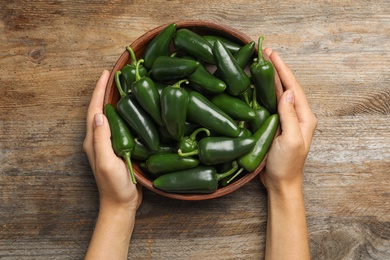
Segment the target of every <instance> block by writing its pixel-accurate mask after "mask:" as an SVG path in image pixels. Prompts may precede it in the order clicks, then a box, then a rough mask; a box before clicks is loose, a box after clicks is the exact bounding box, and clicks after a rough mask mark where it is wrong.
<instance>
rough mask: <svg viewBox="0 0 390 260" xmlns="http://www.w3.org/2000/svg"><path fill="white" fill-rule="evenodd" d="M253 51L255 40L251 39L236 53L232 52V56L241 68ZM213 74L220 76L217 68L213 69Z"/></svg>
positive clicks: (244, 65) (246, 63) (243, 67)
mask: <svg viewBox="0 0 390 260" xmlns="http://www.w3.org/2000/svg"><path fill="white" fill-rule="evenodd" d="M254 51H255V42H253V41H252V42H250V43H248V44H246V45H244V46H242V47H241V48H240V49H239V50H238V51H237V52H236V53H234V54H233V57H234V58H235V59H236V61H237V64H238V66H239V67H240V68H241V69H245V67H246V66H247V65H248V62H249V61H250V59H251V58H252V55H253V53H254ZM213 75H214V76H215V77H217V78H221V75H220V74H219V71H218V69H217V70H215V72H214V73H213ZM248 89H249V88H248Z"/></svg>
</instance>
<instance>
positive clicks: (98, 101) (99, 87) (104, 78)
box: [87, 70, 110, 132]
mask: <svg viewBox="0 0 390 260" xmlns="http://www.w3.org/2000/svg"><path fill="white" fill-rule="evenodd" d="M109 76H110V73H109V72H108V71H107V70H104V71H103V73H102V75H101V76H100V78H99V80H98V82H97V83H96V87H95V90H94V91H93V93H92V97H91V102H90V103H89V107H88V112H87V132H88V130H93V121H94V116H95V114H97V113H103V101H104V93H105V90H106V85H107V82H108V78H109ZM89 132H92V131H89Z"/></svg>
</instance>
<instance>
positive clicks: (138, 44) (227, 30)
mask: <svg viewBox="0 0 390 260" xmlns="http://www.w3.org/2000/svg"><path fill="white" fill-rule="evenodd" d="M175 23H176V25H177V29H180V28H187V29H190V30H193V31H194V32H196V33H198V34H200V35H206V34H209V35H218V36H223V37H226V38H228V39H231V40H233V41H236V42H238V43H241V44H243V45H244V44H247V43H249V42H250V41H255V42H257V39H251V38H250V37H248V36H247V35H245V34H244V33H242V32H240V31H237V30H236V29H234V28H231V27H229V26H226V25H222V24H217V23H214V22H210V21H200V20H187V21H177V22H175ZM167 25H168V24H165V25H161V26H159V27H157V28H154V29H152V30H150V31H148V32H146V33H145V34H144V35H142V36H141V37H139V38H138V39H136V40H135V41H134V42H133V43H132V44H131V48H132V49H133V50H134V52H135V55H136V57H137V59H139V58H141V57H142V55H143V51H144V48H145V47H146V46H147V44H148V43H149V42H150V41H151V39H153V38H154V37H155V36H156V35H157V34H158V33H159V32H160V31H161V30H162V29H164V28H165V27H166V26H167ZM258 36H260V34H259V35H258ZM256 37H257V36H256ZM255 55H257V46H256V50H255ZM264 58H265V59H267V60H269V58H268V57H267V56H266V55H264ZM130 62H131V58H130V57H129V53H128V52H127V51H126V50H125V51H124V52H123V53H122V55H121V56H120V57H119V59H118V60H117V62H116V64H115V65H114V67H113V69H112V71H111V76H110V78H109V81H108V84H107V89H106V93H105V97H104V105H105V104H107V103H111V104H116V103H117V101H118V99H119V93H118V91H117V88H116V86H115V81H114V74H115V72H116V71H118V70H121V69H122V67H124V66H125V65H126V64H127V63H130ZM275 88H276V94H277V98H278V100H279V98H280V96H281V94H282V92H283V90H282V85H281V82H280V79H279V76H278V74H277V72H276V71H275ZM279 134H280V128H278V130H277V132H276V134H275V137H276V136H278V135H279ZM267 155H268V153H267ZM267 155H266V156H265V158H264V160H263V161H262V162H261V164H260V165H259V166H258V167H257V169H256V170H255V171H253V172H249V173H247V174H246V175H244V176H243V177H241V178H240V179H238V180H236V181H235V182H233V183H231V184H230V185H228V186H225V187H222V188H219V189H217V190H216V191H215V192H213V193H211V194H174V193H167V192H163V191H161V190H158V189H156V188H154V187H153V183H152V181H151V180H150V179H148V177H147V175H146V174H145V173H143V171H142V169H141V168H140V167H139V165H138V163H137V162H136V161H134V162H133V168H134V171H135V176H136V179H137V181H138V183H140V184H141V185H143V186H144V187H146V188H147V189H149V190H151V191H153V192H155V193H157V194H160V195H163V196H165V197H169V198H173V199H178V200H207V199H213V198H217V197H221V196H224V195H227V194H230V193H232V192H234V191H236V190H238V189H239V188H241V187H242V186H244V185H245V184H247V183H248V182H250V181H251V180H252V179H253V178H255V177H256V176H257V175H259V173H260V171H261V170H262V169H263V168H264V166H265V161H266V158H267Z"/></svg>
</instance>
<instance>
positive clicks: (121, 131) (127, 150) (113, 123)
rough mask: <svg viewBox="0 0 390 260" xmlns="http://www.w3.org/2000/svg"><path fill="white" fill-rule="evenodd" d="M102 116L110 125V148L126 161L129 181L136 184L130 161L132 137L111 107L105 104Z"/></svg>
mask: <svg viewBox="0 0 390 260" xmlns="http://www.w3.org/2000/svg"><path fill="white" fill-rule="evenodd" d="M104 114H105V115H106V117H107V120H108V123H109V125H110V131H111V144H112V148H113V150H114V152H115V154H116V155H118V156H120V157H122V158H123V159H124V160H125V161H126V164H127V167H128V169H129V173H130V177H131V180H132V182H133V183H137V180H136V179H135V176H134V171H133V167H132V165H131V159H130V158H131V153H132V152H133V150H134V139H133V136H132V135H131V133H130V131H129V129H128V128H127V126H126V124H125V122H124V121H123V119H122V118H121V117H120V115H119V114H118V112H117V111H116V109H115V108H114V106H113V105H111V104H107V105H106V106H105V108H104Z"/></svg>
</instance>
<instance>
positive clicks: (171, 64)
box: [150, 56, 200, 82]
mask: <svg viewBox="0 0 390 260" xmlns="http://www.w3.org/2000/svg"><path fill="white" fill-rule="evenodd" d="M199 65H200V63H199V62H197V61H194V60H189V59H182V58H178V57H169V56H160V57H158V58H156V60H155V62H154V63H153V66H152V69H151V72H150V73H151V75H152V77H153V79H155V80H157V81H164V82H167V81H168V82H169V81H173V80H180V79H185V78H187V77H188V76H189V75H191V74H192V73H194V72H195V70H196V69H197V68H198V67H199Z"/></svg>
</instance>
